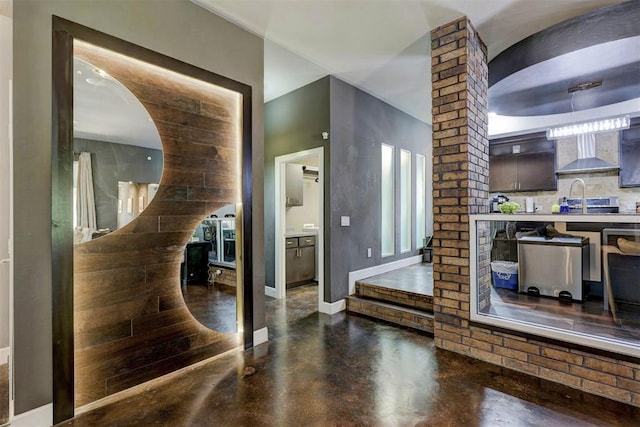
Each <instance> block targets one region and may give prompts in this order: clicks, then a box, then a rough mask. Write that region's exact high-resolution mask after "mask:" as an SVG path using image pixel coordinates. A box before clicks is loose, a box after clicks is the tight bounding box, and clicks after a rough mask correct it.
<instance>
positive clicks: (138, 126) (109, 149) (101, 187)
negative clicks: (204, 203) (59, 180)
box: [73, 57, 163, 243]
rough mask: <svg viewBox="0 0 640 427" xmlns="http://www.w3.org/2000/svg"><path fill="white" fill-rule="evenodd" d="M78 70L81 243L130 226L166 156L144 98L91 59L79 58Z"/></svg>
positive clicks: (76, 194)
mask: <svg viewBox="0 0 640 427" xmlns="http://www.w3.org/2000/svg"><path fill="white" fill-rule="evenodd" d="M73 68H74V83H73V85H74V86H73V90H74V93H73V102H74V115H73V129H74V132H73V151H74V170H73V176H74V191H73V199H74V201H73V203H74V218H73V225H74V230H75V235H74V242H75V243H81V242H85V241H88V240H92V239H95V238H97V237H100V236H103V235H105V234H108V233H110V232H112V231H114V230H117V229H118V228H120V227H123V226H125V225H127V224H128V223H129V222H130V221H131V220H132V219H134V218H135V217H137V216H138V215H139V214H140V213H141V212H142V211H143V210H144V209H145V208H146V207H147V206H148V205H149V203H150V202H151V200H152V199H153V196H155V193H156V191H157V189H158V183H159V182H160V177H161V174H162V167H163V158H162V146H161V142H160V135H159V134H158V130H157V129H156V127H155V126H154V124H153V121H152V120H151V117H150V116H149V113H148V112H147V110H146V109H145V108H144V106H143V105H142V104H141V103H140V101H139V100H138V99H137V98H136V97H135V96H134V95H133V94H132V93H131V92H130V91H129V90H128V89H127V88H125V87H124V86H123V85H122V84H121V83H120V82H118V81H117V80H116V79H114V78H113V77H112V76H110V75H109V74H107V73H106V72H105V71H103V70H101V69H99V68H98V67H96V66H94V65H92V64H90V63H89V62H87V61H86V60H83V59H80V58H77V57H74V59H73ZM83 153H84V154H83Z"/></svg>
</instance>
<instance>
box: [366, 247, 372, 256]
mask: <svg viewBox="0 0 640 427" xmlns="http://www.w3.org/2000/svg"><path fill="white" fill-rule="evenodd" d="M367 258H371V248H367Z"/></svg>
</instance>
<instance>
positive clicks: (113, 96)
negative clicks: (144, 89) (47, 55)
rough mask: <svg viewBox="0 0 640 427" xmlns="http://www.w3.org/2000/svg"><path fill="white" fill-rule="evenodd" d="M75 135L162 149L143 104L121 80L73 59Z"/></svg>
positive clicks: (158, 136)
mask: <svg viewBox="0 0 640 427" xmlns="http://www.w3.org/2000/svg"><path fill="white" fill-rule="evenodd" d="M73 76H74V78H73V136H74V137H76V138H85V139H92V140H96V141H107V142H114V143H117V144H128V145H136V146H139V147H146V148H155V149H158V150H160V149H162V143H161V142H160V135H159V134H158V130H157V129H156V127H155V125H154V124H153V121H152V120H151V117H150V116H149V113H148V112H147V110H146V109H145V108H144V106H143V105H142V103H140V101H139V100H138V98H136V97H135V96H134V95H133V94H132V93H131V92H129V90H128V89H127V88H126V87H124V86H123V85H122V84H121V83H120V82H119V81H117V80H116V79H114V78H113V77H111V76H109V75H108V74H106V73H104V72H101V71H100V70H99V69H98V68H96V67H95V66H94V65H92V64H89V63H88V62H85V61H83V60H81V59H79V58H75V57H74V58H73Z"/></svg>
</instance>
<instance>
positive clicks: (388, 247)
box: [380, 144, 395, 257]
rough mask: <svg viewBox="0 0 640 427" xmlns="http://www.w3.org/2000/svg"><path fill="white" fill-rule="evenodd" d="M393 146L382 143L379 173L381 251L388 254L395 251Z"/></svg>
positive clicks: (385, 254)
mask: <svg viewBox="0 0 640 427" xmlns="http://www.w3.org/2000/svg"><path fill="white" fill-rule="evenodd" d="M393 164H394V148H393V147H391V146H390V145H385V144H382V174H381V201H382V203H381V205H382V212H381V215H380V218H381V239H380V240H381V245H382V247H381V253H382V256H383V257H384V256H389V255H393V254H394V253H395V245H394V237H395V232H394V228H395V223H394V211H395V203H394V185H393V184H394V175H395V168H394V166H393Z"/></svg>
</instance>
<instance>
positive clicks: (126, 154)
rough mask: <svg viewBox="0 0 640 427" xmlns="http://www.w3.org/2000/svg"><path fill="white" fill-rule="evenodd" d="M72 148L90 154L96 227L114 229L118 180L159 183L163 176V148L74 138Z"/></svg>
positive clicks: (116, 213)
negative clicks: (157, 148)
mask: <svg viewBox="0 0 640 427" xmlns="http://www.w3.org/2000/svg"><path fill="white" fill-rule="evenodd" d="M73 151H74V152H75V153H80V152H83V151H85V152H88V153H91V172H92V176H93V191H94V197H95V200H96V222H97V224H98V228H108V229H110V230H111V231H113V230H116V229H117V217H118V181H125V182H128V181H131V182H136V183H146V184H150V183H159V182H160V177H161V176H162V150H155V149H153V148H142V147H136V146H133V145H126V144H114V143H112V142H106V141H94V140H90V139H81V138H74V140H73ZM147 156H149V157H151V160H147Z"/></svg>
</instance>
